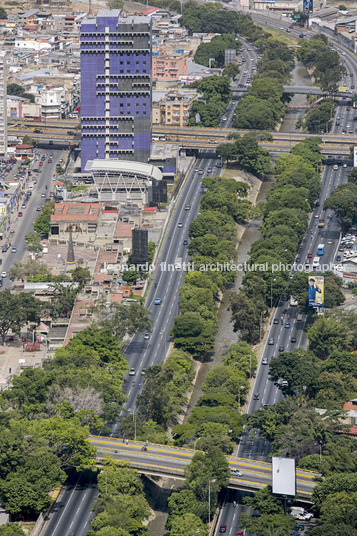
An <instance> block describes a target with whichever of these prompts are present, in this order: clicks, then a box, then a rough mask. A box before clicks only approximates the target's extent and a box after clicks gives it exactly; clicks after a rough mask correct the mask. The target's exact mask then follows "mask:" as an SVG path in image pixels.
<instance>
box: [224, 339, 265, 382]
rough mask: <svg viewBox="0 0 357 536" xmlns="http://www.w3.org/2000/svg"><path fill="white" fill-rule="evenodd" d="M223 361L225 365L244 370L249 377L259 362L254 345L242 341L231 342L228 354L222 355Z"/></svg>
mask: <svg viewBox="0 0 357 536" xmlns="http://www.w3.org/2000/svg"><path fill="white" fill-rule="evenodd" d="M222 361H223V363H224V364H225V365H228V366H230V367H232V368H235V369H237V370H239V371H241V372H244V373H245V375H246V377H247V378H250V377H251V376H252V373H253V372H254V371H255V369H256V368H257V364H258V361H257V356H256V355H255V353H254V352H253V350H252V347H251V346H250V345H249V344H247V343H246V342H242V341H241V342H239V343H238V344H231V345H230V347H229V352H228V354H225V355H223V356H222Z"/></svg>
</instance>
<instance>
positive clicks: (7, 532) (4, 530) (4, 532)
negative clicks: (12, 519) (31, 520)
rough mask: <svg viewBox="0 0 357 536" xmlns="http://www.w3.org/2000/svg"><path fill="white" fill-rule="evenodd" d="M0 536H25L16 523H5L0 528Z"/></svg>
mask: <svg viewBox="0 0 357 536" xmlns="http://www.w3.org/2000/svg"><path fill="white" fill-rule="evenodd" d="M0 536H26V534H25V533H24V531H23V530H22V528H21V526H20V525H19V524H18V523H5V525H1V527H0Z"/></svg>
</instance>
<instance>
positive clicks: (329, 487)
mask: <svg viewBox="0 0 357 536" xmlns="http://www.w3.org/2000/svg"><path fill="white" fill-rule="evenodd" d="M356 489H357V474H356V473H343V474H337V475H331V476H328V477H326V478H325V479H324V480H322V481H321V482H318V483H317V484H316V486H315V488H314V491H313V494H312V501H313V505H314V508H315V509H316V511H317V512H320V511H321V509H322V508H323V505H324V503H325V501H326V500H327V498H328V497H329V496H331V495H334V494H336V493H343V492H345V493H347V494H348V495H350V494H351V493H356Z"/></svg>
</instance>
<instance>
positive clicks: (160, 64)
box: [152, 48, 188, 81]
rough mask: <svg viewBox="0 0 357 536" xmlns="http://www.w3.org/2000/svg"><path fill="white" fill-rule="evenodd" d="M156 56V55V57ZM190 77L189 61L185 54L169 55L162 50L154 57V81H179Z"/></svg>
mask: <svg viewBox="0 0 357 536" xmlns="http://www.w3.org/2000/svg"><path fill="white" fill-rule="evenodd" d="M155 54H156V55H155ZM187 75H188V60H187V55H186V54H185V53H184V52H175V53H173V54H168V53H167V52H165V49H163V48H161V49H160V50H159V52H156V53H155V52H154V55H153V57H152V78H153V80H177V81H178V80H179V79H180V76H187Z"/></svg>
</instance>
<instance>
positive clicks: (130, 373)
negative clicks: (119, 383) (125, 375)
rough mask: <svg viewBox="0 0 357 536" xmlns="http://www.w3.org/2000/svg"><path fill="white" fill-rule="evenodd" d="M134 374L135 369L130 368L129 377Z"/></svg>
mask: <svg viewBox="0 0 357 536" xmlns="http://www.w3.org/2000/svg"><path fill="white" fill-rule="evenodd" d="M135 374H136V372H135V369H133V368H131V369H130V370H129V376H135Z"/></svg>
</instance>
